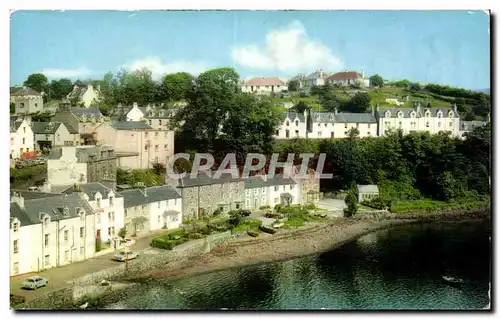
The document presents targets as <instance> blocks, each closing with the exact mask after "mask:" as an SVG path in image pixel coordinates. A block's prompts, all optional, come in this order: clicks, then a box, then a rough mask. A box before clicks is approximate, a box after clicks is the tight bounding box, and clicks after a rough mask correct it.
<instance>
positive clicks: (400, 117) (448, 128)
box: [376, 104, 460, 137]
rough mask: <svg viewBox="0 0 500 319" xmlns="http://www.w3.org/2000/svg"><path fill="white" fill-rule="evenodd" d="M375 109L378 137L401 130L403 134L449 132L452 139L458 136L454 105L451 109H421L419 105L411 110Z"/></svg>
mask: <svg viewBox="0 0 500 319" xmlns="http://www.w3.org/2000/svg"><path fill="white" fill-rule="evenodd" d="M376 108H377V112H376V116H377V120H378V127H379V132H378V135H379V136H384V135H385V134H386V133H387V132H388V131H395V130H402V131H403V134H408V133H411V132H418V131H421V132H429V133H430V134H436V133H438V132H449V133H451V135H452V136H454V137H458V136H459V134H460V133H459V131H460V130H459V125H460V117H459V114H458V111H457V107H456V105H455V106H454V107H453V108H449V107H441V108H436V107H431V108H423V107H421V106H420V104H417V105H416V106H414V107H413V108H384V109H381V108H379V107H378V106H377V107H376Z"/></svg>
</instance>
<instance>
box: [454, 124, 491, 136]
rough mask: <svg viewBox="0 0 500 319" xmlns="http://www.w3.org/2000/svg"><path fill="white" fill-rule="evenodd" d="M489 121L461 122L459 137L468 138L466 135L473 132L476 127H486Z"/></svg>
mask: <svg viewBox="0 0 500 319" xmlns="http://www.w3.org/2000/svg"><path fill="white" fill-rule="evenodd" d="M488 123H489V120H487V121H460V124H459V131H458V135H459V137H460V138H466V136H465V134H466V133H469V132H472V131H473V130H474V129H475V128H476V127H480V126H485V125H487V124H488Z"/></svg>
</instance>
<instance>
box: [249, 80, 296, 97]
mask: <svg viewBox="0 0 500 319" xmlns="http://www.w3.org/2000/svg"><path fill="white" fill-rule="evenodd" d="M287 90H288V87H287V86H286V84H285V82H283V81H281V80H280V79H278V78H252V79H249V80H247V81H244V82H243V83H242V85H241V91H242V92H246V93H255V94H263V95H268V94H272V93H280V92H283V91H287Z"/></svg>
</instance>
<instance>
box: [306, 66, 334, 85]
mask: <svg viewBox="0 0 500 319" xmlns="http://www.w3.org/2000/svg"><path fill="white" fill-rule="evenodd" d="M328 76H329V73H326V72H323V70H317V71H315V72H313V73H311V74H309V75H308V76H306V77H305V79H304V87H305V88H307V89H310V88H312V87H314V86H323V85H325V83H326V82H325V80H326V79H327V78H328Z"/></svg>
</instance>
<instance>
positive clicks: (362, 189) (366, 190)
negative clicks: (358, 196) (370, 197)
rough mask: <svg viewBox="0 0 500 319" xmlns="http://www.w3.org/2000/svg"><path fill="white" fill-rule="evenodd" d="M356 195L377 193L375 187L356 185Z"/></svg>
mask: <svg viewBox="0 0 500 319" xmlns="http://www.w3.org/2000/svg"><path fill="white" fill-rule="evenodd" d="M357 188H358V193H378V186H377V185H357Z"/></svg>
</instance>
